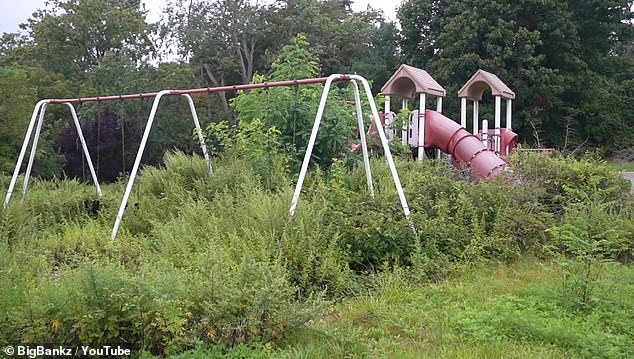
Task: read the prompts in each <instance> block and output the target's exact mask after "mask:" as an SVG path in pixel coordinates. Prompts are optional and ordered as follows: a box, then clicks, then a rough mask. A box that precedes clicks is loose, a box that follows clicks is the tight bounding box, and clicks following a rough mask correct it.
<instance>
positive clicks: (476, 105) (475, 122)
mask: <svg viewBox="0 0 634 359" xmlns="http://www.w3.org/2000/svg"><path fill="white" fill-rule="evenodd" d="M479 120H480V102H479V101H478V100H475V101H473V134H474V135H477V134H478V122H480V121H479Z"/></svg>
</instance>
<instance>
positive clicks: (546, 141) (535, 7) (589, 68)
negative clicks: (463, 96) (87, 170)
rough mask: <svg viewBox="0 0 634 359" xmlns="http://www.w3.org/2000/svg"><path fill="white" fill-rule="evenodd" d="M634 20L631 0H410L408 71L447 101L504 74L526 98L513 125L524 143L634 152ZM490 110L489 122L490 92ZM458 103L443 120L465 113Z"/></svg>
mask: <svg viewBox="0 0 634 359" xmlns="http://www.w3.org/2000/svg"><path fill="white" fill-rule="evenodd" d="M423 14H424V15H423ZM633 14H634V13H633V12H632V7H631V2H630V1H624V0H614V1H603V2H586V1H556V0H546V1H525V2H517V1H510V0H494V1H490V0H467V1H462V0H460V1H457V0H408V1H406V2H404V4H403V5H402V7H401V8H400V9H399V13H398V17H399V20H400V24H401V27H402V29H403V30H402V33H403V39H402V41H401V45H402V47H403V52H404V54H403V55H404V57H405V58H406V59H407V60H408V62H409V63H411V64H413V65H415V66H418V67H421V68H424V69H426V70H428V71H429V72H430V73H431V74H432V75H433V76H434V77H435V78H436V79H438V80H439V82H440V83H442V84H443V86H446V88H447V89H448V92H449V93H452V92H455V91H457V90H458V89H459V88H460V87H461V86H462V85H463V84H464V83H465V82H466V81H467V80H468V79H469V77H470V76H471V75H472V74H473V73H474V72H475V71H476V70H478V69H484V70H487V71H491V72H494V73H496V74H497V75H498V76H499V77H500V78H501V79H502V80H503V81H504V82H505V83H507V84H508V85H509V87H510V88H512V89H513V90H514V91H515V92H516V93H517V94H518V95H519V96H518V97H517V99H516V100H514V104H513V107H514V114H515V118H514V121H513V125H514V130H516V132H519V133H520V137H521V138H523V139H524V141H526V142H528V143H536V144H537V145H538V146H543V145H547V146H557V147H559V148H562V149H564V150H574V148H575V147H577V146H583V145H588V144H590V145H604V146H623V147H626V146H631V144H630V139H631V138H632V136H631V134H632V129H631V126H630V123H631V122H632V116H631V111H629V110H627V109H626V108H625V107H627V106H626V104H627V103H629V102H631V101H628V99H629V98H630V97H631V95H630V92H629V86H630V85H628V84H626V83H623V81H626V80H629V79H631V78H632V71H633V70H634V61H633V57H632V53H631V51H629V52H628V51H627V50H625V49H626V48H629V47H631V42H632V35H633V32H632V26H631V22H630V20H631V19H632V17H633V16H634V15H633ZM589 84H592V86H589ZM482 103H483V104H485V105H484V106H481V107H480V108H481V117H482V118H489V119H491V118H492V116H493V113H492V112H490V109H492V108H493V102H492V97H491V96H489V95H488V92H486V93H485V96H484V98H483V101H482ZM459 105H460V104H459V101H457V99H452V98H448V99H447V101H446V103H445V112H448V113H453V114H458V113H459ZM624 106H625V107H624Z"/></svg>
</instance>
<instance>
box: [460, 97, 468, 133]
mask: <svg viewBox="0 0 634 359" xmlns="http://www.w3.org/2000/svg"><path fill="white" fill-rule="evenodd" d="M460 126H462V127H463V128H465V129H466V128H467V98H466V97H463V98H461V99H460Z"/></svg>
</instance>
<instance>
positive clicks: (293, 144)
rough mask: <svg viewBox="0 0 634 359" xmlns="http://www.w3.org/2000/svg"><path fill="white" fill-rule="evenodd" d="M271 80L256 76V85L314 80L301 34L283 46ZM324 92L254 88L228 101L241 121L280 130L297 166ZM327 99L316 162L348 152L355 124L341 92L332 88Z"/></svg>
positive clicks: (314, 69) (311, 59) (313, 64)
mask: <svg viewBox="0 0 634 359" xmlns="http://www.w3.org/2000/svg"><path fill="white" fill-rule="evenodd" d="M272 66H273V72H272V73H271V75H270V76H267V77H264V76H256V77H255V78H254V81H255V82H267V81H282V80H294V79H296V78H307V77H315V76H316V75H317V62H316V60H315V58H314V56H313V55H312V53H311V52H310V50H309V44H308V42H307V41H306V37H305V35H302V34H299V35H297V37H296V38H295V39H294V40H293V41H292V42H291V44H289V45H286V46H284V48H282V50H281V51H280V53H279V55H278V57H277V59H276V60H275V61H274V62H273V65H272ZM322 91H323V88H322V86H319V85H309V86H301V87H299V86H296V87H276V88H270V89H254V90H251V91H249V92H242V93H240V94H239V95H238V96H237V97H236V98H235V99H234V100H233V102H232V106H233V107H234V108H235V110H236V112H237V114H238V120H239V121H240V123H247V124H248V123H251V122H253V121H257V120H263V121H264V123H265V124H266V126H268V127H275V128H276V129H278V130H279V131H280V142H281V143H282V144H283V145H284V146H285V147H288V148H289V149H290V150H291V153H292V158H293V160H294V161H296V163H297V162H299V160H300V159H301V158H302V157H303V154H304V150H305V148H306V146H307V144H308V139H309V137H310V133H311V130H312V127H313V126H312V125H313V122H314V121H315V114H316V113H317V106H318V105H319V100H320V98H321V94H322ZM331 92H332V94H331V95H330V97H329V101H328V103H327V106H326V109H325V111H324V116H323V118H322V121H321V127H320V131H319V135H318V137H317V142H316V144H315V149H314V152H313V156H314V158H315V159H316V160H318V162H319V163H320V164H324V163H326V164H327V163H328V162H329V161H330V160H331V159H332V158H336V157H339V156H340V155H341V154H342V153H345V152H347V151H348V148H347V145H348V140H349V139H350V138H351V137H352V129H353V128H354V126H355V124H356V120H355V118H354V116H353V114H352V111H351V109H350V108H349V107H346V106H348V105H346V104H344V103H343V100H344V98H345V97H344V96H345V95H346V92H345V91H343V90H339V89H337V88H333V89H332V90H331Z"/></svg>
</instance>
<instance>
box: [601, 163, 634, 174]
mask: <svg viewBox="0 0 634 359" xmlns="http://www.w3.org/2000/svg"><path fill="white" fill-rule="evenodd" d="M606 164H607V165H608V166H610V167H611V168H613V169H615V170H617V171H620V172H634V162H621V161H606Z"/></svg>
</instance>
